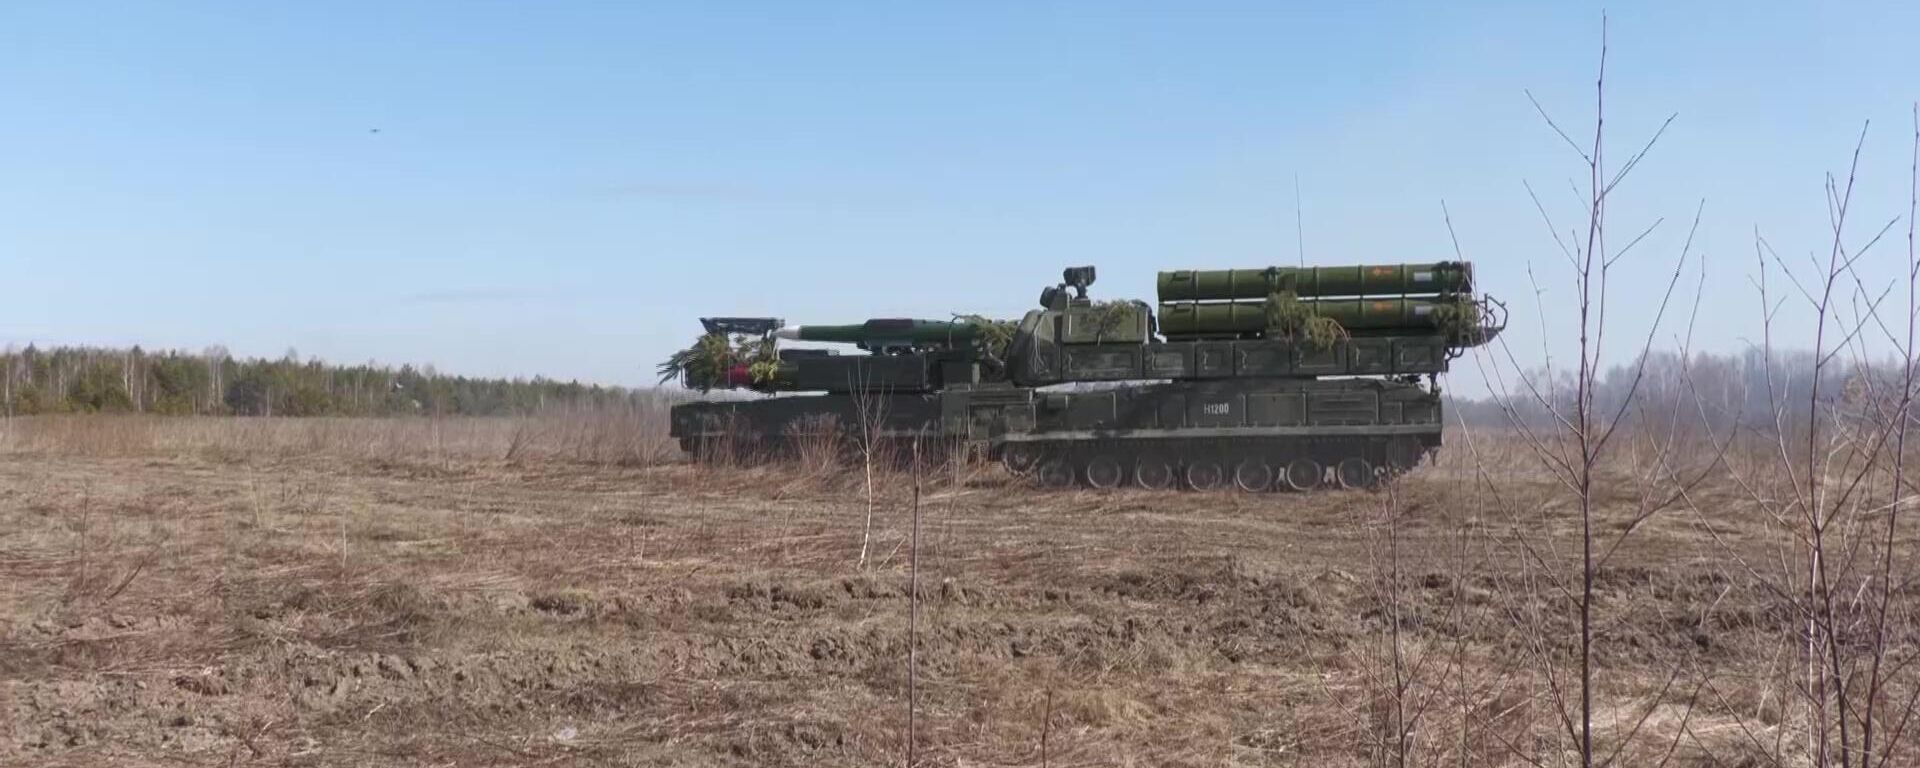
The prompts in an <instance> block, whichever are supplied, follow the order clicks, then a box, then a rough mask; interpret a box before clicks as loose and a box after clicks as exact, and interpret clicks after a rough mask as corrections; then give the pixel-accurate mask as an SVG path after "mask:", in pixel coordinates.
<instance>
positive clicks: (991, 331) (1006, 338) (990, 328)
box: [953, 315, 1020, 360]
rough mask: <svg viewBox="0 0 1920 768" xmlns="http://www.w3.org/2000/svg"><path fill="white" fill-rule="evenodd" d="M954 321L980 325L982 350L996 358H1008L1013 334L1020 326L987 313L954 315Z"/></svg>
mask: <svg viewBox="0 0 1920 768" xmlns="http://www.w3.org/2000/svg"><path fill="white" fill-rule="evenodd" d="M953 321H954V322H956V323H967V324H969V325H973V326H976V327H978V328H979V329H980V336H979V338H980V348H981V350H982V351H984V352H985V353H986V354H987V356H989V357H992V358H993V359H995V360H1006V359H1007V347H1010V346H1012V345H1013V335H1014V333H1015V332H1016V331H1018V330H1019V327H1020V324H1019V323H1016V322H1013V321H1012V320H995V319H993V318H990V317H987V316H985V315H954V316H953Z"/></svg>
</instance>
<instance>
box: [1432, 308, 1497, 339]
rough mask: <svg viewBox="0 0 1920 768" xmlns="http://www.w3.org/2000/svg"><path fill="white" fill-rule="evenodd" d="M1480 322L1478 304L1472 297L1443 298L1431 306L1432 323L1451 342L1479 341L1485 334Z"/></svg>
mask: <svg viewBox="0 0 1920 768" xmlns="http://www.w3.org/2000/svg"><path fill="white" fill-rule="evenodd" d="M1482 324H1483V323H1482V318H1481V316H1480V305H1479V304H1477V303H1475V302H1474V301H1473V300H1472V299H1468V298H1460V299H1449V300H1443V301H1440V302H1437V303H1436V304H1435V305H1434V307H1433V325H1434V327H1435V328H1438V329H1439V330H1440V333H1441V334H1442V335H1444V336H1446V338H1447V340H1448V341H1449V342H1451V343H1454V344H1479V343H1481V341H1483V339H1482V338H1481V337H1482V336H1484V335H1485V334H1486V330H1485V329H1484V328H1483V327H1482Z"/></svg>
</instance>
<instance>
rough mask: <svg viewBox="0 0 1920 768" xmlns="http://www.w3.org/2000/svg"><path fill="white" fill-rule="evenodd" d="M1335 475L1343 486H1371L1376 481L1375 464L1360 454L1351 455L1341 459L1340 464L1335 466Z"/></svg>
mask: <svg viewBox="0 0 1920 768" xmlns="http://www.w3.org/2000/svg"><path fill="white" fill-rule="evenodd" d="M1333 476H1334V477H1335V478H1336V479H1338V480H1339V481H1340V487H1342V488H1371V487H1373V481H1374V475H1373V464H1371V463H1369V462H1368V461H1367V460H1366V459H1363V458H1360V457H1358V456H1350V457H1348V458H1345V459H1341V460H1340V465H1339V466H1337V467H1334V472H1333Z"/></svg>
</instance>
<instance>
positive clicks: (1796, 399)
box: [1449, 349, 1904, 434]
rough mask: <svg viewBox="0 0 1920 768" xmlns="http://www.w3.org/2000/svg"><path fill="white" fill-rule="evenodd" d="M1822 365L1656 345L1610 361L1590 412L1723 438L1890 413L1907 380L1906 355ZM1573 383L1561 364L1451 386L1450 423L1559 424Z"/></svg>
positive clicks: (1792, 355)
mask: <svg viewBox="0 0 1920 768" xmlns="http://www.w3.org/2000/svg"><path fill="white" fill-rule="evenodd" d="M1817 363H1818V360H1817V359H1816V358H1815V357H1814V354H1813V353H1812V352H1809V351H1805V350H1774V351H1773V352H1772V353H1771V354H1769V353H1767V352H1765V351H1763V350H1759V349H1749V350H1746V351H1743V352H1740V353H1735V354H1714V353H1709V352H1696V353H1694V354H1692V355H1691V356H1684V357H1683V356H1681V355H1679V354H1676V353H1673V352H1664V351H1655V352H1651V353H1649V354H1647V355H1646V356H1645V357H1644V358H1641V359H1639V360H1636V361H1634V362H1632V363H1625V364H1620V365H1614V366H1611V367H1609V368H1608V369H1607V370H1606V371H1605V372H1604V373H1603V374H1601V375H1599V376H1597V377H1596V378H1595V380H1594V383H1593V391H1592V392H1591V397H1592V399H1593V400H1592V402H1593V405H1594V412H1595V413H1596V414H1598V415H1599V416H1600V417H1602V418H1606V419H1611V418H1613V417H1614V416H1616V415H1618V416H1620V417H1621V418H1625V419H1630V420H1634V421H1639V422H1644V423H1647V425H1648V426H1656V425H1657V426H1660V428H1664V425H1667V424H1669V423H1671V422H1674V421H1679V422H1683V424H1682V426H1689V427H1690V426H1705V427H1709V428H1711V429H1713V430H1714V431H1715V432H1717V433H1721V434H1724V433H1725V432H1726V431H1728V430H1730V429H1733V428H1735V427H1736V426H1737V427H1740V428H1747V429H1760V430H1762V431H1772V430H1775V429H1777V428H1779V427H1782V426H1791V425H1794V424H1799V423H1804V422H1805V421H1806V420H1807V419H1808V418H1809V417H1810V416H1812V415H1813V414H1816V413H1817V414H1818V415H1819V416H1820V417H1821V418H1823V419H1839V420H1856V421H1857V420H1871V419H1881V418H1886V417H1887V416H1888V415H1889V414H1891V413H1892V412H1893V411H1892V410H1891V409H1893V408H1894V407H1895V406H1896V405H1897V401H1898V400H1899V396H1900V391H1901V389H1902V387H1903V385H1904V381H1903V374H1902V372H1903V368H1902V365H1903V364H1902V362H1901V361H1900V360H1898V359H1885V360H1865V359H1861V357H1860V356H1859V355H1847V356H1836V357H1835V358H1833V359H1830V360H1828V361H1827V362H1826V364H1825V365H1817ZM1816 369H1817V370H1818V371H1819V381H1818V382H1817V383H1818V388H1817V389H1816V387H1815V384H1816V382H1815V377H1814V372H1815V370H1816ZM1576 384H1577V382H1576V381H1575V379H1574V376H1573V371H1571V370H1567V369H1566V368H1564V367H1563V368H1558V369H1555V370H1552V371H1547V370H1532V371H1527V372H1525V373H1524V374H1521V375H1512V374H1511V373H1509V374H1508V375H1507V376H1505V377H1504V378H1500V379H1497V380H1496V381H1495V382H1493V386H1494V388H1495V389H1496V391H1498V392H1501V393H1504V394H1503V395H1495V396H1493V397H1488V396H1486V395H1485V394H1484V393H1477V392H1455V393H1454V395H1455V399H1454V400H1453V402H1452V404H1451V408H1452V409H1453V413H1452V414H1451V415H1450V416H1449V420H1452V419H1456V418H1457V419H1460V420H1464V421H1465V422H1467V423H1468V424H1478V425H1496V426H1497V425H1504V424H1509V423H1512V422H1513V421H1514V420H1519V421H1521V422H1523V423H1528V424H1533V425H1536V426H1541V427H1546V426H1550V425H1552V424H1554V423H1555V421H1556V419H1555V417H1554V415H1553V412H1557V413H1559V414H1560V415H1561V416H1568V415H1569V414H1573V413H1574V412H1575V411H1576V408H1575V406H1574V400H1575V397H1576V392H1577V391H1578V389H1577V387H1576ZM1476 396H1477V397H1476ZM1629 399H1631V401H1632V402H1631V407H1628V400H1629ZM1815 400H1817V406H1816V405H1815V402H1814V401H1815ZM1549 408H1551V411H1552V412H1550V411H1549Z"/></svg>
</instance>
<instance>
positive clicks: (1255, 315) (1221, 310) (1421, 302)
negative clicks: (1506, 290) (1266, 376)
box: [1160, 299, 1450, 336]
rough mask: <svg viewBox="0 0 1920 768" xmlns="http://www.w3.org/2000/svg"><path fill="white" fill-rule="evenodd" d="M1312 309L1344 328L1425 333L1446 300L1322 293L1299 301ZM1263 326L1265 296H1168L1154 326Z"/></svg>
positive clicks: (1243, 330) (1229, 329)
mask: <svg viewBox="0 0 1920 768" xmlns="http://www.w3.org/2000/svg"><path fill="white" fill-rule="evenodd" d="M1300 303H1301V304H1304V305H1306V306H1307V307H1309V308H1311V309H1312V310H1313V312H1314V314H1317V315H1320V316H1321V317H1328V318H1332V319H1333V321H1334V322H1336V323H1339V324H1340V327H1342V328H1345V329H1347V330H1349V331H1386V330H1406V331H1407V332H1409V333H1431V332H1433V331H1434V330H1435V329H1436V328H1438V327H1439V326H1438V324H1437V322H1436V320H1437V312H1436V310H1438V309H1439V308H1440V307H1441V306H1443V305H1446V304H1448V303H1450V300H1444V299H1443V300H1440V301H1435V300H1432V299H1322V300H1318V301H1302V302H1300ZM1266 330H1267V303H1266V302H1265V301H1221V302H1213V303H1196V302H1169V303H1162V304H1161V305H1160V332H1161V333H1162V334H1165V335H1168V336H1193V335H1245V334H1258V333H1264V332H1266Z"/></svg>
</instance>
